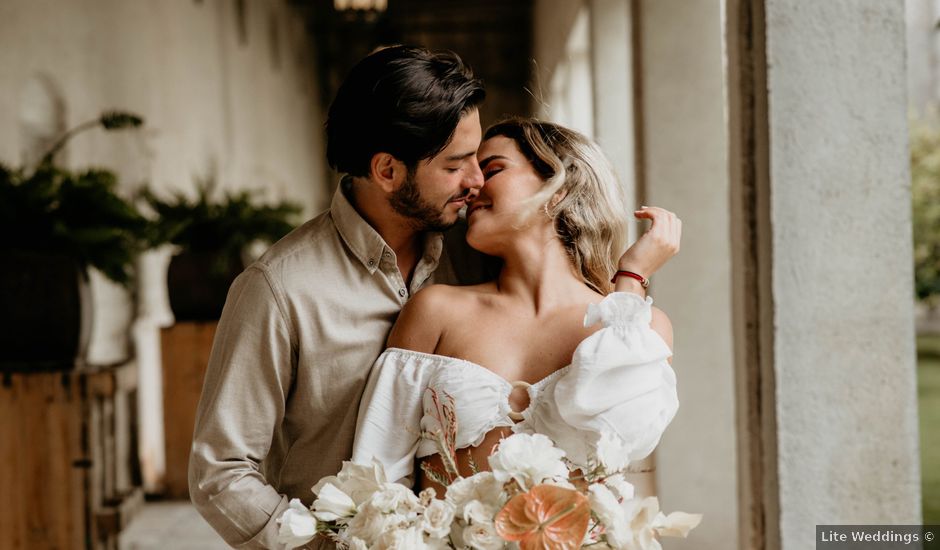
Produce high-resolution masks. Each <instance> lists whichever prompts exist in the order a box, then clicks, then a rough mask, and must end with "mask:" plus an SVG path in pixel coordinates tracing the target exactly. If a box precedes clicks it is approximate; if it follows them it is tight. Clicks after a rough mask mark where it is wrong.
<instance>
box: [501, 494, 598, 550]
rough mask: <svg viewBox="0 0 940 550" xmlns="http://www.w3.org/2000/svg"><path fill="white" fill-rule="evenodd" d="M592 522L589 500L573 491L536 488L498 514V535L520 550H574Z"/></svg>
mask: <svg viewBox="0 0 940 550" xmlns="http://www.w3.org/2000/svg"><path fill="white" fill-rule="evenodd" d="M590 519H591V506H590V504H589V503H588V499H587V497H585V496H584V495H583V494H581V493H579V492H578V491H576V490H574V489H566V488H564V487H558V486H555V485H536V486H535V487H533V488H532V489H530V490H529V491H528V492H525V493H520V494H518V495H516V496H514V497H513V498H511V499H510V500H509V502H507V503H506V506H504V507H503V509H502V510H500V511H499V513H498V514H496V520H495V524H496V532H497V533H499V536H501V537H502V538H503V539H505V540H507V541H515V542H518V543H519V548H520V549H521V550H575V549H577V548H580V547H581V542H582V541H583V540H584V534H585V533H586V532H587V528H588V522H589V521H590Z"/></svg>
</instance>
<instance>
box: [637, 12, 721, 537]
mask: <svg viewBox="0 0 940 550" xmlns="http://www.w3.org/2000/svg"><path fill="white" fill-rule="evenodd" d="M721 5H722V4H721V2H720V1H719V0H695V1H689V0H639V1H636V2H634V6H633V7H634V14H633V16H634V18H635V26H634V28H635V30H636V32H637V36H636V42H635V44H636V47H637V48H638V57H637V67H636V71H637V75H638V79H639V88H638V97H637V102H638V105H639V109H638V116H637V118H638V119H639V120H638V124H639V128H640V139H641V143H640V148H639V151H640V152H639V155H638V158H639V160H640V167H639V170H640V174H641V179H640V182H639V183H640V185H639V187H640V194H639V199H640V201H642V202H640V204H647V205H654V206H661V207H663V208H666V209H668V210H672V211H674V212H676V213H677V214H678V215H679V217H680V218H681V219H682V222H683V223H682V249H681V251H680V252H679V255H678V256H676V257H675V258H674V259H672V260H671V261H670V262H669V263H668V264H667V265H666V266H665V267H664V268H663V269H662V270H661V271H660V272H659V273H657V274H655V275H654V276H653V277H652V282H653V285H652V287H651V289H650V295H651V296H652V297H653V299H654V300H655V305H656V306H658V307H660V308H662V309H663V310H664V311H665V312H666V314H667V315H668V316H669V318H670V319H671V321H672V324H673V329H674V332H675V342H674V352H675V355H674V358H673V368H674V369H675V371H676V374H677V376H678V387H679V402H680V406H679V412H678V415H677V416H676V419H675V420H674V421H673V423H672V425H671V426H670V427H669V429H668V430H666V434H665V437H664V439H663V442H662V444H661V445H660V447H659V450H658V451H657V452H656V457H655V458H656V460H655V462H656V468H657V471H656V474H657V479H656V489H657V493H658V494H659V497H660V500H661V503H662V506H663V508H664V509H665V510H667V511H669V510H683V511H688V512H701V513H704V515H705V518H704V521H703V523H702V525H701V526H700V527H698V528H697V529H696V530H695V531H694V532H693V534H692V536H691V537H690V538H689V539H688V540H677V539H664V540H663V545H664V547H666V548H688V549H696V550H704V549H714V550H728V549H732V548H737V547H738V543H737V536H736V534H737V524H738V513H737V492H736V491H737V468H738V467H737V456H736V453H737V450H736V433H735V430H736V423H735V379H734V361H733V346H732V343H733V340H732V330H731V279H730V278H731V250H730V244H729V231H730V228H729V227H730V226H729V219H728V189H729V183H728V160H727V148H728V135H727V123H726V121H725V100H724V70H723V58H722V56H723V52H722V19H721ZM641 229H642V227H641Z"/></svg>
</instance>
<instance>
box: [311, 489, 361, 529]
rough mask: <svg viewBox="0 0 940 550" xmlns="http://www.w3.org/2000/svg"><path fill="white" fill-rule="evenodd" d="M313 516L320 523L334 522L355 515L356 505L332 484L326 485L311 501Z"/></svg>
mask: <svg viewBox="0 0 940 550" xmlns="http://www.w3.org/2000/svg"><path fill="white" fill-rule="evenodd" d="M313 515H314V517H316V518H317V519H318V520H320V521H336V520H341V519H346V518H351V517H353V516H354V515H356V503H355V502H353V500H352V499H351V498H350V497H349V495H347V494H346V493H344V492H342V491H340V490H339V489H337V488H336V486H334V485H333V484H332V483H327V484H326V485H324V486H323V487H321V488H320V492H319V493H317V500H315V501H313Z"/></svg>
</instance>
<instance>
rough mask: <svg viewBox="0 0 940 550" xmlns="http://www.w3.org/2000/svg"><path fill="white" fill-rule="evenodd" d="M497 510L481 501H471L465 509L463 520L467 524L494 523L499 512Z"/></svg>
mask: <svg viewBox="0 0 940 550" xmlns="http://www.w3.org/2000/svg"><path fill="white" fill-rule="evenodd" d="M498 511H499V510H497V509H496V508H493V507H492V506H488V505H486V504H483V503H482V502H480V501H479V500H471V501H470V502H468V503H467V504H466V505H464V508H463V515H462V516H463V520H464V521H465V522H467V523H493V518H494V517H495V516H496V512H498Z"/></svg>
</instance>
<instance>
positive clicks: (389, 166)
mask: <svg viewBox="0 0 940 550" xmlns="http://www.w3.org/2000/svg"><path fill="white" fill-rule="evenodd" d="M407 175H408V168H407V167H406V166H405V163H404V162H402V161H400V160H398V159H397V158H395V157H394V156H392V155H391V154H389V153H376V154H374V155H372V162H371V163H369V176H370V177H371V178H372V181H374V182H375V183H376V185H378V186H379V188H380V189H382V191H385V192H386V193H391V192H392V191H395V190H396V189H398V187H399V186H400V185H401V184H402V182H403V181H405V178H406V177H407Z"/></svg>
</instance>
